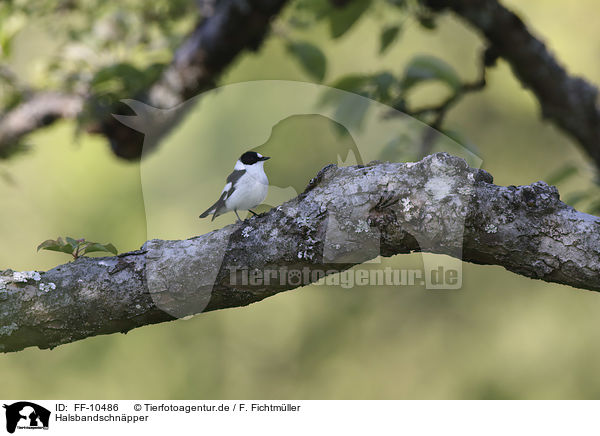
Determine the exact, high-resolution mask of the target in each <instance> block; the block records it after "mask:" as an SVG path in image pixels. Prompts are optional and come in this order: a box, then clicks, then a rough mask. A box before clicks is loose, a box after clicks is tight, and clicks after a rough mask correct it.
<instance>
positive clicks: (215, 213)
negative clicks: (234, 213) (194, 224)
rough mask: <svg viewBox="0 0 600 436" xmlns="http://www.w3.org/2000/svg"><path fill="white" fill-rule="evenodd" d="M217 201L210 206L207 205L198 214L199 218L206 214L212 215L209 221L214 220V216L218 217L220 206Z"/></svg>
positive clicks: (204, 216)
mask: <svg viewBox="0 0 600 436" xmlns="http://www.w3.org/2000/svg"><path fill="white" fill-rule="evenodd" d="M219 201H220V200H219ZM219 201H217V202H216V203H215V204H213V205H212V206H211V207H209V208H208V209H206V210H205V211H204V212H202V213H201V214H200V218H206V217H207V216H209V215H212V218H211V221H214V219H215V218H216V217H218V216H219V215H221V208H220V207H219V206H220V204H219Z"/></svg>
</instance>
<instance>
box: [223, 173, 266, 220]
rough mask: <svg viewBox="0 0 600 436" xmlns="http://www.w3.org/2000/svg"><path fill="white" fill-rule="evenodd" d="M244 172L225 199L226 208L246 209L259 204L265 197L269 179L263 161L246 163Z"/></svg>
mask: <svg viewBox="0 0 600 436" xmlns="http://www.w3.org/2000/svg"><path fill="white" fill-rule="evenodd" d="M245 170H246V173H245V174H244V175H243V176H242V177H240V179H239V180H238V182H237V183H236V184H235V191H234V192H233V194H231V196H230V197H229V198H228V199H227V200H225V206H226V207H227V209H228V210H248V209H252V208H253V207H255V206H258V205H259V204H261V203H262V202H263V201H264V199H265V198H266V197H267V192H268V190H269V179H268V178H267V175H266V174H265V171H264V169H263V163H262V162H259V163H256V164H254V165H247V166H246V168H245Z"/></svg>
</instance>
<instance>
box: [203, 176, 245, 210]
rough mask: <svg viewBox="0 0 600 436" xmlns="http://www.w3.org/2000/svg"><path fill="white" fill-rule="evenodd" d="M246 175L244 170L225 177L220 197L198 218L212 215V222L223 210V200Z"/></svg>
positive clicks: (229, 195)
mask: <svg viewBox="0 0 600 436" xmlns="http://www.w3.org/2000/svg"><path fill="white" fill-rule="evenodd" d="M245 173H246V170H234V171H233V172H232V173H231V174H229V176H227V184H226V185H225V187H224V188H223V190H222V191H221V197H219V199H218V200H217V201H216V202H215V204H213V205H212V206H211V207H209V208H208V209H206V210H205V211H204V212H202V214H201V215H200V218H206V217H207V216H208V215H210V214H213V217H212V219H213V220H214V219H215V217H216V216H217V214H218V212H219V210H221V209H223V208H225V200H227V199H228V198H229V197H231V194H233V191H234V190H235V189H234V188H235V184H236V182H237V181H238V180H239V179H240V177H242V176H243V175H244V174H245Z"/></svg>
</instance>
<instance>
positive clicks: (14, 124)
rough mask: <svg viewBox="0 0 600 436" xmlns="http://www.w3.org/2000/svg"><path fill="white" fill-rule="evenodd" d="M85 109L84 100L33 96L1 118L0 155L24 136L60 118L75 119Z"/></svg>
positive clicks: (63, 95)
mask: <svg viewBox="0 0 600 436" xmlns="http://www.w3.org/2000/svg"><path fill="white" fill-rule="evenodd" d="M82 108H83V99H82V98H80V97H77V96H72V95H66V94H61V93H57V92H43V93H38V94H34V95H32V97H31V98H29V99H28V100H26V101H25V102H23V103H21V104H20V105H19V106H17V107H16V108H15V109H13V110H12V111H10V112H8V113H7V114H5V115H4V116H2V117H0V155H1V154H3V153H2V152H3V149H6V148H9V147H11V146H12V145H14V144H15V143H16V142H18V141H19V139H20V138H21V137H23V136H24V135H26V134H28V133H30V132H32V131H34V130H36V129H38V128H40V127H43V126H46V125H48V124H51V123H53V122H54V121H55V120H57V119H60V118H75V117H76V116H77V115H78V114H79V113H80V112H81V110H82Z"/></svg>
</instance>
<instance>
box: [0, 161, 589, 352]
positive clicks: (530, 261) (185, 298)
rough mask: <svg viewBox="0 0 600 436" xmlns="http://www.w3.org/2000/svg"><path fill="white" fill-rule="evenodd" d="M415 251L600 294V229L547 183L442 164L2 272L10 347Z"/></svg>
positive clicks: (337, 172)
mask: <svg viewBox="0 0 600 436" xmlns="http://www.w3.org/2000/svg"><path fill="white" fill-rule="evenodd" d="M414 251H424V252H433V253H444V254H448V255H451V256H455V257H459V258H460V257H462V259H464V260H465V261H468V262H474V263H479V264H491V265H500V266H503V267H504V268H506V269H507V270H510V271H513V272H515V273H517V274H521V275H523V276H526V277H531V278H534V279H541V280H545V281H548V282H555V283H562V284H566V285H570V286H573V287H576V288H581V289H589V290H595V291H600V218H598V217H595V216H591V215H587V214H584V213H581V212H578V211H576V210H574V209H573V208H571V207H569V206H567V205H565V204H564V203H562V202H561V201H560V199H559V195H558V192H557V190H556V188H555V187H551V186H548V185H546V184H545V183H543V182H536V183H533V184H532V185H528V186H519V187H515V186H509V187H502V186H496V185H494V184H493V183H492V177H491V175H490V174H488V173H487V172H485V171H483V170H478V169H473V168H469V167H468V166H467V164H466V162H465V161H464V160H462V159H459V158H456V157H453V156H450V155H448V154H445V153H439V154H436V155H432V156H428V157H426V158H425V159H423V160H422V161H420V162H417V163H378V162H372V163H370V164H368V165H366V166H360V165H359V166H352V167H344V168H338V167H336V166H335V165H330V166H327V167H325V168H324V169H323V170H321V172H320V173H319V174H318V175H317V177H315V178H314V179H313V180H312V181H311V182H310V184H309V185H308V187H307V188H306V190H305V191H304V192H303V193H302V194H300V195H299V196H298V197H296V198H294V199H292V200H290V201H288V202H287V203H285V204H283V205H281V206H278V207H276V208H273V209H271V210H270V211H269V212H267V213H265V214H262V215H260V216H257V217H252V218H250V219H248V220H246V221H244V222H238V223H236V224H232V225H229V226H226V227H224V228H222V229H219V230H216V231H213V232H211V233H208V234H205V235H202V236H197V237H195V238H191V239H188V240H183V241H163V240H151V241H148V242H147V243H146V244H144V246H143V247H142V249H141V250H139V251H134V252H130V253H124V254H121V255H119V256H116V257H105V258H80V259H78V260H76V261H73V262H70V263H67V264H64V265H60V266H58V267H56V268H54V269H52V270H50V271H47V272H39V273H37V272H13V271H10V270H8V271H4V272H2V273H1V274H0V349H1V350H2V351H3V352H9V351H18V350H21V349H23V348H26V347H30V346H38V347H40V348H48V347H54V346H57V345H60V344H64V343H68V342H73V341H76V340H79V339H83V338H86V337H89V336H94V335H100V334H109V333H115V332H126V331H128V330H130V329H133V328H136V327H140V326H143V325H147V324H153V323H159V322H163V321H169V320H173V319H175V318H176V317H182V316H187V315H191V314H194V313H199V312H202V311H210V310H216V309H223V308H228V307H236V306H245V305H248V304H250V303H253V302H256V301H260V300H262V299H264V298H266V297H268V296H271V295H274V294H276V293H279V292H282V291H285V290H288V289H292V288H295V287H298V286H299V284H297V283H296V284H291V283H289V282H286V283H285V284H281V283H280V282H278V281H276V280H275V281H273V282H272V283H270V284H269V285H266V284H261V285H257V286H252V285H251V284H248V283H246V284H242V283H241V282H240V280H238V279H237V277H235V276H233V275H232V274H231V271H232V268H237V269H238V271H239V270H242V269H244V268H247V269H249V270H250V271H266V270H281V269H282V268H288V269H295V270H301V269H304V268H306V269H307V271H317V270H319V271H323V270H324V271H327V274H332V273H334V272H335V271H343V270H345V269H348V268H350V267H351V266H353V265H355V264H359V263H361V262H364V261H367V260H369V259H371V258H373V257H375V256H377V255H379V254H381V255H382V256H392V255H396V254H402V253H410V252H414ZM232 279H235V280H237V282H235V283H234V282H232ZM312 280H313V278H312V277H311V279H310V280H309V281H312Z"/></svg>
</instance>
